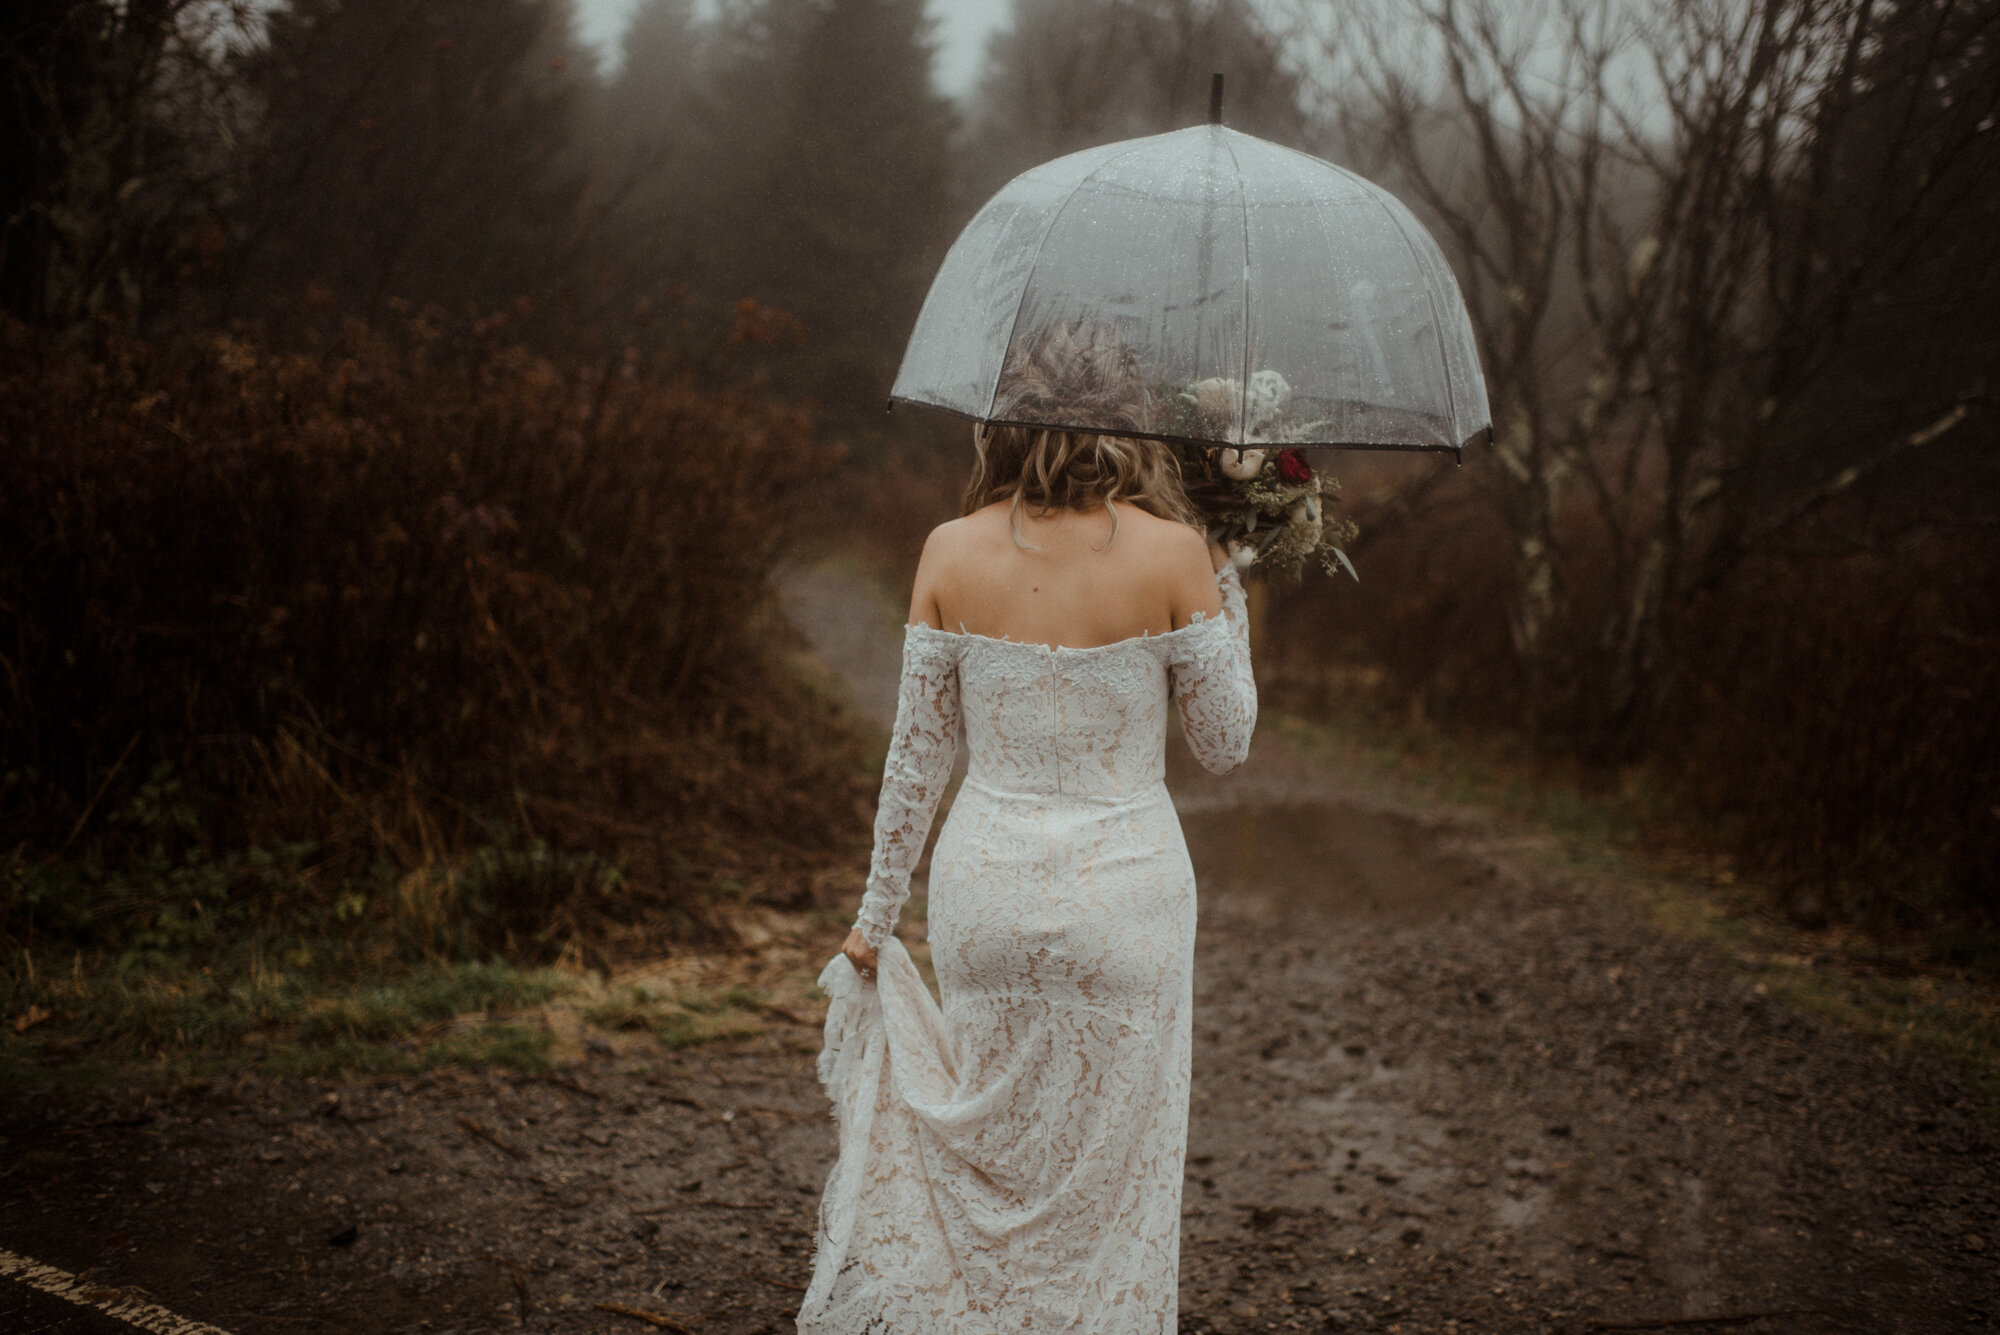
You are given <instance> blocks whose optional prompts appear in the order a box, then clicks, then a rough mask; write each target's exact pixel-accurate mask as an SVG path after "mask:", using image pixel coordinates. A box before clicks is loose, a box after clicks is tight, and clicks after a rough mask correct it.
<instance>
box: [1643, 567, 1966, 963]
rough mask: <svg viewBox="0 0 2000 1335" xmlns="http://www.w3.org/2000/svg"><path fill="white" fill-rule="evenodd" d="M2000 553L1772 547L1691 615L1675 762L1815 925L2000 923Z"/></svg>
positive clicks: (1665, 749) (1729, 836)
mask: <svg viewBox="0 0 2000 1335" xmlns="http://www.w3.org/2000/svg"><path fill="white" fill-rule="evenodd" d="M1996 580H2000V563H1996V562H1995V561H1994V560H1993V554H1992V552H1991V551H1990V550H1989V549H1987V548H1985V547H1983V546H1980V545H1974V544H1967V543H1965V542H1963V541H1957V542H1951V541H1930V542H1922V543H1917V544H1913V545H1911V546H1910V547H1908V548H1906V549H1905V550H1901V551H1898V552H1896V553H1894V554H1893V555H1886V556H1885V555H1861V554H1854V555H1847V556H1826V557H1821V558H1818V559H1814V560H1811V561H1802V560H1771V561H1765V562H1760V563H1758V564H1756V565H1753V566H1752V567H1751V568H1750V569H1748V570H1745V571H1742V572H1739V575H1738V577H1737V579H1736V580H1735V581H1734V582H1733V583H1732V585H1731V586H1730V588H1729V590H1728V593H1727V596H1726V597H1721V598H1717V599H1715V600H1714V601H1713V602H1712V604H1711V605H1709V606H1707V607H1705V608H1701V609H1698V610H1697V612H1696V613H1695V614H1694V615H1693V617H1692V618H1691V622H1692V625H1691V631H1692V634H1691V637H1690V638H1691V642H1692V644H1693V652H1692V653H1691V654H1690V656H1689V662H1688V667H1687V671H1686V676H1685V679H1684V680H1683V681H1682V682H1681V683H1680V684H1679V689H1678V690H1677V692H1676V695H1675V697H1674V705H1673V713H1672V719H1671V723H1672V726H1671V727H1670V728H1669V730H1668V735H1667V736H1666V737H1664V738H1663V739H1662V740H1661V744H1660V746H1659V757H1658V758H1659V764H1660V766H1661V768H1662V769H1664V770H1665V771H1667V772H1668V773H1669V774H1670V775H1671V776H1672V777H1673V778H1674V779H1675V781H1676V786H1677V788H1678V789H1679V790H1680V791H1681V792H1682V793H1684V794H1685V795H1687V797H1688V798H1689V800H1690V802H1691V804H1692V806H1693V807H1694V808H1695V809H1696V810H1697V811H1698V812H1700V813H1701V814H1702V815H1704V816H1706V817H1707V818H1708V819H1709V820H1711V821H1713V822H1715V827H1716V833H1717V834H1718V835H1719V836H1720V837H1721V838H1722V839H1723V840H1726V841H1727V842H1728V843H1729V844H1730V845H1732V846H1733V847H1734V848H1735V850H1736V851H1737V853H1738V854H1739V856H1740V857H1741V858H1742V859H1743V860H1744V861H1745V862H1746V863H1747V864H1748V865H1750V866H1751V867H1753V868H1756V869H1758V870H1760V871H1762V872H1764V873H1766V874H1768V875H1770V876H1771V877H1772V878H1773V879H1774V880H1775V881H1776V883H1777V885H1778V886H1779V888H1780V890H1781V891H1782V893H1783V894H1784V895H1785V897H1786V901H1787V906H1788V907H1789V908H1790V909H1791V910H1792V912H1793V913H1794V914H1796V915H1797V916H1799V917H1801V918H1804V919H1807V920H1819V919H1825V918H1839V919H1845V920H1851V921H1860V922H1864V923H1869V924H1871V925H1875V926H1878V927H1884V928H1888V927H1894V928H1907V927H1921V928H1927V929H1933V930H1935V929H1939V928H1943V929H1946V930H1953V929H1964V928H1968V927H1974V928H1976V927H1982V926H1983V927H1992V926H1995V925H2000V605H1996V603H1995V600H1994V598H1993V596H1992V592H1993V589H1994V588H1995V587H1996Z"/></svg>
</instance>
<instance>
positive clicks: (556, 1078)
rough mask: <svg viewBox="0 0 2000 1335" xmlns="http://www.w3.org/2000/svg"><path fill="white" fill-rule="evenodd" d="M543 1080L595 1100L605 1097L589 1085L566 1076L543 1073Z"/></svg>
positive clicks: (549, 1072)
mask: <svg viewBox="0 0 2000 1335" xmlns="http://www.w3.org/2000/svg"><path fill="white" fill-rule="evenodd" d="M541 1078H542V1079H543V1080H546V1081H548V1083H550V1084H552V1085H561V1086H562V1087H563V1088H564V1089H570V1090H575V1091H576V1092H577V1093H579V1094H587V1095H589V1096H590V1097H591V1098H593V1099H601V1098H603V1097H604V1096H603V1095H602V1094H600V1093H598V1092H597V1091H596V1090H594V1089H592V1088H591V1087H590V1086H589V1085H586V1084H583V1083H581V1082H580V1081H576V1080H572V1079H570V1078H569V1077H568V1076H566V1075H558V1074H557V1073H556V1072H554V1071H544V1072H542V1075H541Z"/></svg>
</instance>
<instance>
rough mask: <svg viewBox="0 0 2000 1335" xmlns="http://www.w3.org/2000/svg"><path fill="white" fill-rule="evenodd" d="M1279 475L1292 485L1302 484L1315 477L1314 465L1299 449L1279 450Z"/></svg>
mask: <svg viewBox="0 0 2000 1335" xmlns="http://www.w3.org/2000/svg"><path fill="white" fill-rule="evenodd" d="M1278 476H1279V477H1280V478H1282V479H1283V480H1284V481H1286V482H1288V483H1290V484H1291V485H1292V486H1294V487H1296V486H1300V485H1302V484H1304V483H1307V482H1310V481H1312V479H1313V470H1312V465H1311V464H1309V463H1307V462H1306V457H1305V455H1303V454H1301V453H1299V451H1297V450H1279V451H1278Z"/></svg>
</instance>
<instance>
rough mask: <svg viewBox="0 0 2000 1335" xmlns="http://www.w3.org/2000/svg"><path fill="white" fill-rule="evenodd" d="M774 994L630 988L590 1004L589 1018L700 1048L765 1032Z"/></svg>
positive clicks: (752, 990)
mask: <svg viewBox="0 0 2000 1335" xmlns="http://www.w3.org/2000/svg"><path fill="white" fill-rule="evenodd" d="M769 1004H770V1002H769V998H767V997H766V996H765V995H764V994H763V993H761V992H759V991H758V990H757V989H755V988H750V987H743V986H740V985H739V986H731V987H725V988H717V989H713V990H710V989H704V988H694V987H684V988H675V989H673V990H671V991H666V992H660V993H655V992H653V991H651V990H649V989H647V988H644V987H628V988H624V989H622V990H620V991H618V992H615V993H613V994H612V995H610V996H608V997H606V998H604V999H603V1000H602V1001H599V1002H596V1003H594V1004H592V1005H589V1006H586V1007H584V1009H583V1018H584V1019H585V1020H587V1021H589V1022H590V1023H591V1024H594V1025H596V1026H597V1027H598V1028H600V1029H607V1030H614V1031H617V1030H624V1031H632V1030H642V1031H645V1032H649V1033H651V1034H652V1035H653V1037H654V1038H656V1039H658V1040H659V1041H660V1043H661V1044H662V1045H663V1046H665V1047H668V1048H687V1047H694V1046H696V1045H698V1044H702V1043H713V1042H716V1041H719V1040H722V1039H731V1038H755V1037H757V1036H758V1035H760V1034H762V1033H763V1032H764V1020H763V1013H764V1010H765V1009H766V1007H768V1006H769Z"/></svg>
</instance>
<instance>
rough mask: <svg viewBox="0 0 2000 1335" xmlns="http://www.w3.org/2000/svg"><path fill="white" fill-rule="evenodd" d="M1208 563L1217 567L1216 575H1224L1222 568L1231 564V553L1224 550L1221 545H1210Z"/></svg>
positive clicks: (1213, 543)
mask: <svg viewBox="0 0 2000 1335" xmlns="http://www.w3.org/2000/svg"><path fill="white" fill-rule="evenodd" d="M1208 563H1209V564H1210V565H1212V566H1214V567H1215V573H1216V574H1218V575H1219V574H1221V573H1222V567H1224V566H1226V565H1228V564H1229V553H1228V552H1225V551H1223V550H1222V544H1221V543H1219V542H1211V543H1209V544H1208Z"/></svg>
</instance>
